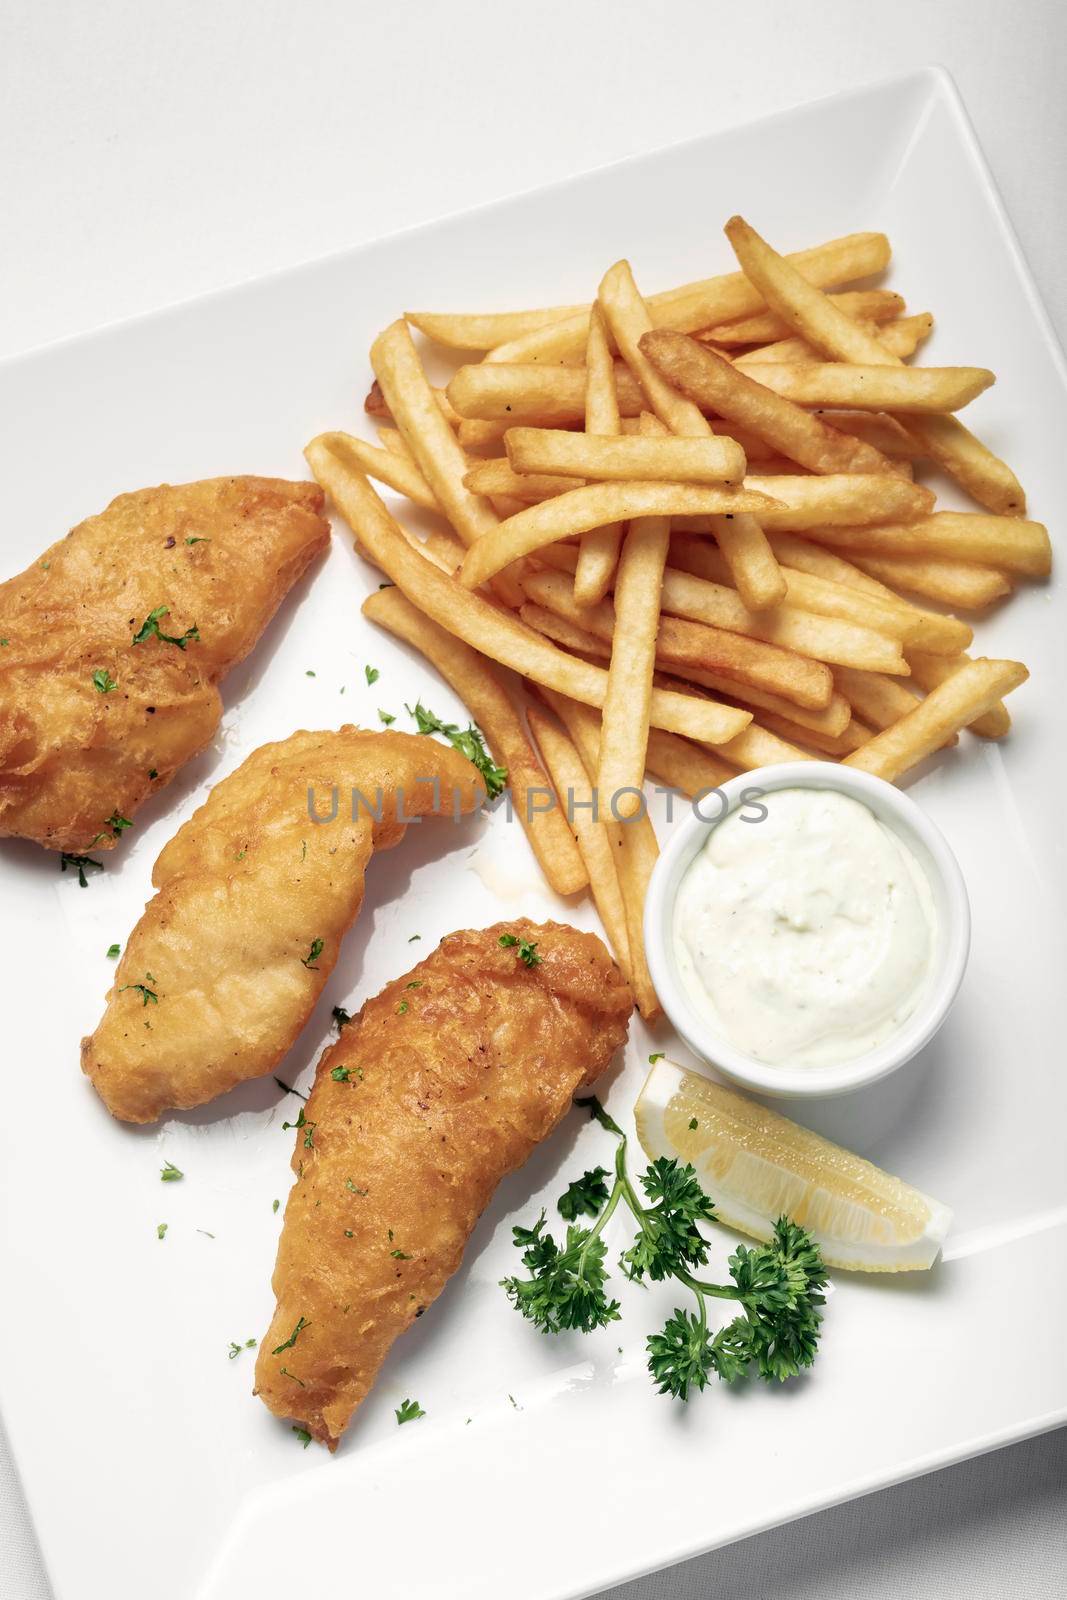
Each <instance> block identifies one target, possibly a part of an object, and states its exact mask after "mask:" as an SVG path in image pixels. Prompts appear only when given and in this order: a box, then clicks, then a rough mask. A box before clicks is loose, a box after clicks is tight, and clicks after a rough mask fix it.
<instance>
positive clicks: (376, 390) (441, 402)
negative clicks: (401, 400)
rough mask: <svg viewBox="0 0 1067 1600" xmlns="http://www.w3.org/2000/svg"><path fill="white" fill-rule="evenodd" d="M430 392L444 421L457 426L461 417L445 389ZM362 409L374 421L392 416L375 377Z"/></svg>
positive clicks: (453, 426)
mask: <svg viewBox="0 0 1067 1600" xmlns="http://www.w3.org/2000/svg"><path fill="white" fill-rule="evenodd" d="M430 393H431V394H432V395H433V397H434V400H435V402H436V404H437V408H438V410H439V411H440V413H441V415H442V416H443V417H444V419H445V421H446V422H447V423H448V425H449V427H450V428H458V426H459V424H460V422H461V421H462V418H461V417H460V415H459V413H458V412H457V411H456V409H455V407H454V406H453V405H452V403H451V401H450V400H449V398H448V396H447V395H446V394H445V391H444V390H443V389H431V390H430ZM363 409H364V411H365V412H366V413H367V415H368V417H373V418H374V419H375V421H376V422H378V421H387V420H388V419H389V418H390V417H391V416H392V412H391V411H390V409H389V403H388V401H387V400H386V398H385V395H384V394H383V393H382V386H381V384H380V383H379V382H378V380H377V378H375V380H374V382H373V383H372V384H371V386H370V389H369V390H368V391H367V398H366V399H365V400H364V402H363Z"/></svg>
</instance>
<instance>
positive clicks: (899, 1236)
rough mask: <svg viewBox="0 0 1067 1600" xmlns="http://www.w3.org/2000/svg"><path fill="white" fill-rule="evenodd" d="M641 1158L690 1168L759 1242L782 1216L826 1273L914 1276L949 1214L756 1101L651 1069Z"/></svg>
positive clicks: (696, 1077)
mask: <svg viewBox="0 0 1067 1600" xmlns="http://www.w3.org/2000/svg"><path fill="white" fill-rule="evenodd" d="M634 1118H635V1121H636V1123H637V1136H638V1138H639V1139H640V1141H641V1144H642V1146H643V1147H644V1149H645V1151H646V1152H647V1154H648V1155H649V1156H650V1157H652V1158H653V1159H654V1158H655V1157H657V1156H676V1157H678V1159H679V1160H681V1161H688V1162H690V1163H691V1164H692V1165H693V1166H694V1167H695V1168H696V1172H697V1176H698V1178H699V1179H700V1182H701V1184H702V1186H703V1188H704V1190H705V1191H706V1193H707V1194H708V1195H709V1196H710V1197H711V1199H712V1200H713V1201H714V1202H715V1208H716V1211H717V1213H718V1216H719V1218H720V1220H721V1221H723V1222H725V1223H727V1224H728V1225H729V1226H730V1227H732V1228H737V1229H738V1230H739V1231H740V1232H741V1233H748V1234H751V1235H752V1236H753V1238H756V1239H769V1238H770V1236H771V1231H772V1228H773V1225H774V1222H775V1220H776V1219H777V1218H778V1217H779V1216H781V1215H782V1214H783V1213H784V1214H785V1215H786V1216H789V1217H792V1218H793V1220H794V1221H795V1222H797V1223H799V1225H800V1226H801V1227H802V1228H806V1229H807V1230H808V1232H809V1233H810V1234H811V1236H812V1238H813V1239H814V1240H815V1241H816V1243H817V1244H818V1246H819V1249H820V1250H821V1251H822V1255H823V1260H824V1261H825V1262H826V1264H827V1266H831V1267H846V1268H849V1269H851V1270H852V1271H855V1272H915V1271H918V1270H921V1269H923V1268H925V1267H930V1266H932V1265H933V1263H934V1261H935V1260H936V1259H937V1254H938V1251H939V1250H940V1249H941V1246H942V1244H943V1243H944V1239H945V1234H946V1233H947V1232H948V1227H949V1223H950V1222H951V1221H952V1212H951V1211H950V1210H949V1209H948V1207H947V1206H943V1205H941V1204H939V1202H938V1201H936V1200H931V1199H930V1197H929V1195H925V1194H920V1193H919V1191H918V1189H913V1188H911V1186H910V1185H909V1184H906V1183H903V1182H902V1181H901V1179H900V1178H891V1177H890V1176H889V1174H888V1173H886V1172H882V1171H881V1170H880V1169H879V1168H878V1167H876V1166H873V1165H872V1164H871V1162H869V1161H864V1160H863V1159H862V1158H861V1157H860V1156H854V1155H852V1154H851V1153H850V1152H849V1151H848V1150H842V1149H841V1147H840V1145H836V1144H831V1143H830V1141H829V1139H823V1138H822V1137H820V1135H819V1134H817V1133H812V1132H811V1131H810V1130H809V1129H808V1128H801V1127H799V1126H798V1125H797V1124H796V1123H795V1122H790V1121H789V1119H788V1117H783V1116H780V1115H779V1114H778V1112H777V1111H770V1110H768V1108H767V1107H766V1106H763V1105H760V1103H759V1102H758V1101H756V1100H750V1099H749V1098H748V1097H747V1096H746V1095H743V1094H739V1093H738V1092H737V1090H735V1089H727V1088H725V1087H724V1086H723V1085H722V1084H719V1083H713V1082H712V1080H711V1079H710V1078H705V1077H704V1076H703V1075H702V1074H700V1073H696V1072H687V1071H686V1070H685V1069H684V1068H683V1067H679V1066H676V1065H675V1063H674V1062H673V1061H658V1062H657V1063H656V1064H655V1065H654V1066H653V1068H652V1071H651V1072H650V1073H649V1075H648V1077H647V1079H646V1080H645V1086H644V1088H643V1089H642V1090H641V1094H640V1097H639V1099H638V1101H637V1105H636V1106H635V1108H634Z"/></svg>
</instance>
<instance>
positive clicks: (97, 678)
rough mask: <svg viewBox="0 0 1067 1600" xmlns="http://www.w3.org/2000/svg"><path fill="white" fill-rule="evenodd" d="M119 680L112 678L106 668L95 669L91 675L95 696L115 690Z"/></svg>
mask: <svg viewBox="0 0 1067 1600" xmlns="http://www.w3.org/2000/svg"><path fill="white" fill-rule="evenodd" d="M118 686H119V680H118V679H117V678H113V677H112V676H111V674H110V672H109V671H108V670H107V668H106V667H97V669H96V671H95V672H94V673H93V688H94V689H95V690H96V692H97V694H110V693H111V691H112V689H117V688H118Z"/></svg>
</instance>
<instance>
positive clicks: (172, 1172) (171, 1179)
mask: <svg viewBox="0 0 1067 1600" xmlns="http://www.w3.org/2000/svg"><path fill="white" fill-rule="evenodd" d="M184 1177H185V1173H184V1172H183V1171H182V1169H181V1168H180V1167H176V1166H175V1165H174V1163H173V1161H168V1162H167V1164H166V1165H165V1166H163V1167H160V1169H159V1181H160V1183H177V1182H178V1180H179V1178H184Z"/></svg>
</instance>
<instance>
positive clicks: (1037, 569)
mask: <svg viewBox="0 0 1067 1600" xmlns="http://www.w3.org/2000/svg"><path fill="white" fill-rule="evenodd" d="M809 537H811V538H813V539H817V540H819V541H820V543H825V544H830V545H834V546H835V547H840V548H843V549H856V550H859V551H861V552H863V553H867V552H869V553H870V554H872V555H888V556H919V557H923V556H940V557H944V558H945V559H946V560H949V561H962V562H972V563H979V564H984V565H986V566H995V567H997V568H999V570H1000V571H1002V572H1012V573H1017V574H1019V575H1020V576H1021V577H1024V578H1045V577H1047V576H1048V574H1049V573H1050V572H1051V570H1052V545H1051V543H1050V542H1049V536H1048V529H1047V528H1046V527H1045V526H1044V525H1043V524H1042V523H1040V522H1027V521H1025V520H1024V519H1023V518H1022V517H995V516H991V515H990V514H989V513H988V512H982V511H935V512H933V513H932V515H930V516H927V517H920V518H919V519H918V521H916V522H909V523H899V522H890V523H880V524H879V525H878V526H877V527H868V526H863V527H851V528H842V527H836V528H829V527H827V528H816V529H814V530H813V531H812V532H811V534H810V535H809Z"/></svg>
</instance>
